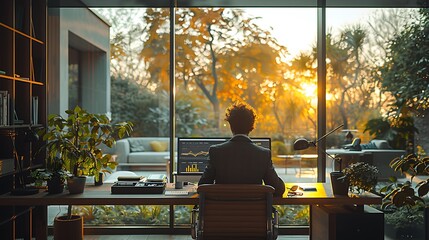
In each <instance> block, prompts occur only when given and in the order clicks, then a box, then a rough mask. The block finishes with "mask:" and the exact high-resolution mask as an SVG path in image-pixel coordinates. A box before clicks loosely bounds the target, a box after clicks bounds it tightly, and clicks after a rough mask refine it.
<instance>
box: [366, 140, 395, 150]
mask: <svg viewBox="0 0 429 240" xmlns="http://www.w3.org/2000/svg"><path fill="white" fill-rule="evenodd" d="M371 143H374V144H375V146H376V147H377V149H392V148H391V147H390V145H389V143H388V142H387V141H386V140H381V139H373V140H371Z"/></svg>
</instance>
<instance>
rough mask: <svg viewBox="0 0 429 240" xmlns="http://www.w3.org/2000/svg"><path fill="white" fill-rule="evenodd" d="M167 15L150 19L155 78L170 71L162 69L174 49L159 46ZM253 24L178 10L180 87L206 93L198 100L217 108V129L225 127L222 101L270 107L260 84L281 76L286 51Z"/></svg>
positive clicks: (221, 13)
mask: <svg viewBox="0 0 429 240" xmlns="http://www.w3.org/2000/svg"><path fill="white" fill-rule="evenodd" d="M163 11H165V10H164V9H152V10H148V11H147V13H150V14H148V16H146V17H145V19H146V22H147V23H148V26H149V27H148V29H149V31H148V36H149V37H148V39H147V41H146V42H145V46H144V49H143V51H142V55H144V56H145V58H144V59H145V62H146V65H147V66H148V70H149V72H151V73H152V72H155V73H158V72H167V70H168V68H166V67H165V66H160V64H161V63H164V60H163V58H164V56H165V55H166V54H167V52H166V50H167V49H168V48H167V46H168V45H167V44H168V42H167V41H163V42H162V43H161V44H160V45H159V43H160V41H161V40H160V39H166V38H165V37H164V36H165V33H164V31H166V30H168V29H164V27H162V26H164V25H165V24H166V22H167V19H166V17H165V14H163V13H162V12H163ZM149 15H154V16H160V17H150V16H149ZM253 20H254V18H250V17H246V16H245V15H244V13H243V11H241V10H234V9H223V8H216V9H215V8H190V9H186V8H181V9H178V10H177V15H176V21H177V23H178V24H177V26H176V45H177V49H176V56H175V57H176V66H177V67H176V80H177V83H182V84H180V85H179V84H177V87H178V88H179V89H181V90H183V91H179V92H183V93H186V94H189V91H192V93H193V94H195V93H196V92H195V90H194V89H199V90H200V92H199V93H198V95H199V96H201V97H202V99H204V100H207V101H208V102H209V103H210V104H211V105H212V112H213V114H212V119H213V120H212V124H213V127H214V128H216V129H218V128H219V123H220V107H221V102H220V100H221V99H223V100H226V99H228V101H230V100H231V99H232V100H233V101H234V100H245V101H247V102H249V104H251V105H253V106H256V105H257V106H258V107H260V106H263V104H267V102H268V101H266V100H264V98H261V96H257V95H256V94H259V93H260V89H261V85H260V83H261V82H263V81H265V80H266V79H267V78H271V77H272V76H275V75H276V73H278V70H277V68H276V66H277V65H278V63H279V58H280V55H279V54H280V53H281V50H282V49H283V51H285V49H284V47H282V46H280V45H279V44H278V43H277V42H276V40H275V39H273V38H272V37H271V35H270V33H269V32H267V31H266V30H263V29H261V28H260V27H259V26H258V25H256V24H255V23H254V22H253ZM162 44H165V46H161V45H162ZM159 49H162V50H159ZM166 75H167V74H163V75H162V76H166ZM160 79H161V81H164V80H166V79H165V78H163V77H160Z"/></svg>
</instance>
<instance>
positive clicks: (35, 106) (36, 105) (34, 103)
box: [31, 96, 39, 124]
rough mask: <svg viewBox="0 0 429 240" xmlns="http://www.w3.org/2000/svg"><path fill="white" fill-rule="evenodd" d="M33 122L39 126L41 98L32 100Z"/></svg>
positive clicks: (36, 97) (34, 97) (35, 97)
mask: <svg viewBox="0 0 429 240" xmlns="http://www.w3.org/2000/svg"><path fill="white" fill-rule="evenodd" d="M31 116H32V118H33V119H32V122H33V124H39V97H38V96H33V100H32V115H31Z"/></svg>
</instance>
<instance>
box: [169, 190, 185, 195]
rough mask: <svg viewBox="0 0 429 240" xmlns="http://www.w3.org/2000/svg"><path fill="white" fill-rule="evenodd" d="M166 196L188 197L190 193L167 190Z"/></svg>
mask: <svg viewBox="0 0 429 240" xmlns="http://www.w3.org/2000/svg"><path fill="white" fill-rule="evenodd" d="M164 194H165V196H186V195H188V194H189V191H186V190H166V191H165V192H164Z"/></svg>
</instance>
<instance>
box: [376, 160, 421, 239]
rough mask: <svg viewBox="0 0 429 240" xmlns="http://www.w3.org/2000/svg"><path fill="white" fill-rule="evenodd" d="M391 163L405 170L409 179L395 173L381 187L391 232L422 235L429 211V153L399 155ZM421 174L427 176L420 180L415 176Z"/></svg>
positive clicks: (397, 169)
mask: <svg viewBox="0 0 429 240" xmlns="http://www.w3.org/2000/svg"><path fill="white" fill-rule="evenodd" d="M390 167H391V168H393V169H394V170H395V171H400V172H402V173H403V174H405V176H406V177H409V180H407V181H405V182H399V181H398V179H397V178H396V177H391V178H390V179H389V181H390V184H388V185H386V186H384V187H383V188H381V189H380V194H382V195H383V196H384V197H383V204H382V206H381V208H382V210H383V211H384V212H385V213H386V215H385V216H386V223H387V226H388V227H390V226H392V228H393V230H394V233H391V234H392V235H394V236H395V237H396V236H407V237H408V238H414V237H416V236H418V235H422V234H423V229H424V226H427V221H428V219H427V216H428V213H429V211H428V207H427V206H426V201H425V196H427V194H428V192H429V177H428V176H429V157H428V156H426V157H424V156H422V155H419V154H409V155H407V156H403V157H397V158H394V159H393V160H392V161H391V162H390ZM417 176H420V177H423V179H422V180H420V181H419V182H418V183H417V184H416V183H414V178H415V177H417ZM425 215H426V219H425V217H424V216H425ZM386 232H387V231H386ZM389 233H390V232H389Z"/></svg>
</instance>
